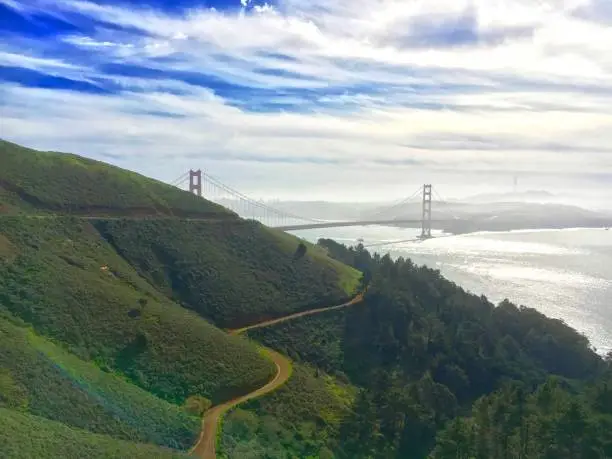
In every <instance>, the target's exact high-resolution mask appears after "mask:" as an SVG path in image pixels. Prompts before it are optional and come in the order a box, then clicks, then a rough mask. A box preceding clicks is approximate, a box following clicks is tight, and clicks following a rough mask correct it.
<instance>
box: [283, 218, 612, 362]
mask: <svg viewBox="0 0 612 459" xmlns="http://www.w3.org/2000/svg"><path fill="white" fill-rule="evenodd" d="M293 234H295V235H297V236H299V237H303V238H305V239H307V240H309V241H313V242H315V241H316V240H317V239H318V238H320V237H327V238H331V239H335V240H336V241H338V242H341V243H345V244H348V245H354V244H356V243H357V239H359V238H362V239H363V243H364V244H365V245H366V246H367V245H370V244H377V243H380V242H386V241H400V240H406V239H410V238H412V237H414V236H415V235H417V234H418V232H417V230H414V229H402V228H392V227H383V226H377V227H374V226H371V227H354V228H350V227H346V228H330V229H315V230H301V231H294V232H293ZM369 250H371V251H378V252H381V253H386V252H390V253H391V255H392V256H393V257H394V258H395V257H399V256H404V257H409V258H411V259H412V260H413V261H414V262H415V263H417V264H424V265H427V266H429V267H432V268H435V269H439V270H440V271H441V272H442V274H443V275H444V276H446V277H447V278H448V279H450V280H452V281H454V282H456V283H457V284H459V285H461V286H462V287H463V288H465V289H466V290H469V291H471V292H473V293H475V294H478V295H480V294H484V295H486V296H487V297H488V298H489V300H491V301H492V302H494V303H498V302H499V301H501V300H503V299H504V298H508V299H509V300H510V301H512V302H514V303H515V304H520V305H525V306H529V307H533V308H536V309H538V310H539V311H541V312H542V313H544V314H546V315H547V316H549V317H555V318H559V319H563V320H564V321H565V322H566V323H567V324H568V325H570V326H572V327H574V328H576V329H577V330H579V331H580V332H582V333H584V334H585V335H586V336H588V337H589V339H590V341H591V343H592V345H593V346H594V347H595V348H597V350H598V352H601V353H604V352H607V351H609V350H612V230H611V231H605V230H602V229H569V230H528V231H513V232H503V233H473V234H468V235H462V236H450V237H448V236H442V237H440V238H439V239H432V240H429V241H426V242H422V243H415V242H397V243H394V244H390V245H383V246H373V247H371V248H369Z"/></svg>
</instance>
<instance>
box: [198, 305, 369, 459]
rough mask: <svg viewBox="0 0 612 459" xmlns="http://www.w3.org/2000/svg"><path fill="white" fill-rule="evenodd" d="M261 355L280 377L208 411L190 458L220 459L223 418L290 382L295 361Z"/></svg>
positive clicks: (267, 352) (268, 352) (316, 311)
mask: <svg viewBox="0 0 612 459" xmlns="http://www.w3.org/2000/svg"><path fill="white" fill-rule="evenodd" d="M362 301H363V294H361V293H360V294H359V295H357V296H356V297H355V298H353V299H352V300H351V301H348V302H346V303H343V304H340V305H338V306H331V307H327V308H317V309H311V310H308V311H303V312H297V313H295V314H291V315H288V316H284V317H280V318H278V319H272V320H267V321H265V322H260V323H258V324H254V325H250V326H248V327H243V328H240V329H236V330H228V333H229V334H230V335H239V334H241V333H244V332H246V331H248V330H252V329H254V328H262V327H268V326H270V325H275V324H278V323H281V322H286V321H288V320H292V319H297V318H298V317H304V316H310V315H313V314H320V313H322V312H326V311H334V310H337V309H342V308H346V307H349V306H352V305H355V304H358V303H360V302H362ZM261 352H262V353H263V354H264V355H265V356H266V357H267V358H269V359H270V360H272V361H273V362H274V364H275V365H276V376H274V378H273V379H272V380H271V381H269V382H268V383H266V384H265V385H264V386H262V387H260V388H259V389H256V390H254V391H253V392H250V393H248V394H246V395H243V396H241V397H237V398H235V399H233V400H229V401H227V402H224V403H221V404H220V405H216V406H214V407H212V408H211V409H209V410H208V411H206V413H204V416H203V417H202V430H201V431H200V436H199V437H198V441H197V443H196V444H195V446H194V447H193V448H191V450H189V454H190V455H193V456H196V457H199V458H200V459H216V458H217V430H218V427H219V421H220V420H221V417H222V416H223V415H224V414H225V413H226V412H227V411H229V410H231V409H232V408H234V407H235V406H236V405H239V404H241V403H244V402H246V401H247V400H250V399H252V398H256V397H261V396H262V395H265V394H267V393H269V392H271V391H273V390H274V389H276V388H278V387H280V386H282V385H283V384H285V382H287V380H288V379H289V377H290V376H291V370H292V367H291V361H290V360H289V359H288V358H287V357H285V356H283V355H282V354H279V353H278V352H276V351H273V350H272V349H269V348H266V347H261Z"/></svg>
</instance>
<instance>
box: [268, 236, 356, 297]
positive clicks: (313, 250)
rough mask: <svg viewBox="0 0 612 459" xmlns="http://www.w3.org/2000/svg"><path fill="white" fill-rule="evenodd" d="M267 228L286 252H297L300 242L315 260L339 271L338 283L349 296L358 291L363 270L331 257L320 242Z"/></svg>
mask: <svg viewBox="0 0 612 459" xmlns="http://www.w3.org/2000/svg"><path fill="white" fill-rule="evenodd" d="M266 230H267V231H269V232H270V233H271V234H273V235H274V237H275V238H276V239H277V241H278V244H279V245H280V247H281V248H282V249H283V250H284V251H285V252H286V253H293V252H295V247H296V246H297V244H299V243H300V242H301V243H303V244H304V245H306V247H307V248H308V251H307V255H308V256H309V257H310V258H311V259H312V260H313V261H315V262H316V263H318V264H320V265H322V266H327V267H328V268H330V269H331V270H333V271H334V272H336V273H337V275H338V285H339V287H340V289H341V290H342V291H343V292H344V293H346V294H347V295H349V296H352V295H354V294H355V293H356V292H357V290H358V288H359V286H360V281H361V277H362V273H361V272H359V271H357V270H356V269H355V268H352V267H351V266H348V265H345V264H344V263H340V262H339V261H338V260H335V259H334V258H331V257H330V256H329V255H328V254H327V250H325V248H323V247H321V246H319V245H318V244H312V243H310V242H308V241H306V240H303V239H298V238H297V237H296V236H293V235H292V234H289V233H286V232H284V231H281V230H277V229H274V228H266Z"/></svg>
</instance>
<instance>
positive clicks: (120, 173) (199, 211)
mask: <svg viewBox="0 0 612 459" xmlns="http://www.w3.org/2000/svg"><path fill="white" fill-rule="evenodd" d="M0 164H1V165H2V167H1V168H0V214H22V213H37V214H39V213H48V212H57V213H63V214H72V215H86V216H93V215H106V216H122V215H123V216H130V217H143V216H176V217H193V218H208V219H224V220H228V219H229V220H235V219H236V218H237V216H236V215H235V214H233V213H231V212H229V211H228V210H227V209H225V208H223V207H221V206H218V205H216V204H213V203H211V202H210V201H206V200H203V199H200V198H198V197H197V196H194V195H191V194H189V193H184V192H182V191H180V190H178V189H177V188H175V187H171V186H169V185H166V184H164V183H161V182H158V181H156V180H153V179H150V178H147V177H143V176H142V175H139V174H136V173H134V172H130V171H126V170H124V169H120V168H118V167H114V166H111V165H109V164H105V163H102V162H99V161H94V160H91V159H87V158H83V157H81V156H77V155H72V154H66V153H55V152H42V151H37V150H32V149H30V148H26V147H22V146H20V145H16V144H14V143H11V142H6V141H4V140H0Z"/></svg>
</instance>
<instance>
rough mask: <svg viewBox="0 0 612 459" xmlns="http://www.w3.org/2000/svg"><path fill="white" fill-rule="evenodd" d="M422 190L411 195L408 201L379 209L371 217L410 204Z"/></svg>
mask: <svg viewBox="0 0 612 459" xmlns="http://www.w3.org/2000/svg"><path fill="white" fill-rule="evenodd" d="M421 190H422V188H421V187H419V188H417V189H416V190H415V191H414V193H412V195H410V197H408V198H406V199H402V200H401V201H400V202H398V203H396V204H392V205H391V206H388V207H384V208H382V209H379V210H378V211H377V212H376V213H374V214H372V215H371V217H376V216H379V215H380V214H383V213H385V212H388V211H391V210H393V209H395V208H397V207H400V206H402V205H404V204H407V203H408V202H410V201H411V200H412V199H414V198H415V197H416V196H417V195H418V194H419V193H420V192H421Z"/></svg>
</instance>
